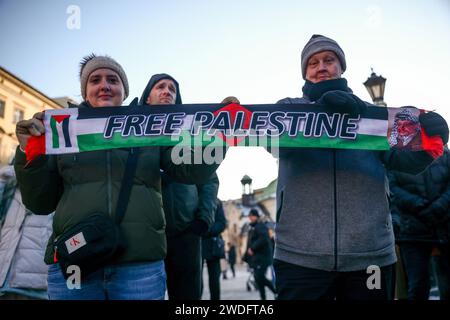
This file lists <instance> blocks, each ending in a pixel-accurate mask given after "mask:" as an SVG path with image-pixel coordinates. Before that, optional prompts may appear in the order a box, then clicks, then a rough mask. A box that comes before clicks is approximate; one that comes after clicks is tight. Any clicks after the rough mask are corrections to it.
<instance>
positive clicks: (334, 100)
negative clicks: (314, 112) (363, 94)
mask: <svg viewBox="0 0 450 320" xmlns="http://www.w3.org/2000/svg"><path fill="white" fill-rule="evenodd" d="M317 103H319V104H323V105H329V106H331V107H333V108H336V109H337V110H336V111H338V112H341V113H349V114H350V115H352V116H357V115H363V114H364V113H366V111H367V105H366V103H365V102H364V101H362V100H361V99H360V98H358V97H357V96H355V95H354V94H351V93H349V92H345V91H340V90H333V91H328V92H326V93H324V94H323V96H321V97H320V98H319V99H318V100H317Z"/></svg>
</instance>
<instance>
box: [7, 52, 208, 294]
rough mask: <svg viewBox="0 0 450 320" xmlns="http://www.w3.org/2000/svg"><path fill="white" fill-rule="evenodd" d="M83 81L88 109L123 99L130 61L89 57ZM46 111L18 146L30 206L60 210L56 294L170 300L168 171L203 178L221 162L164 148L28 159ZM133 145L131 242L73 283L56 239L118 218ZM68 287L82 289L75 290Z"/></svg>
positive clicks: (53, 275)
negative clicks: (199, 161)
mask: <svg viewBox="0 0 450 320" xmlns="http://www.w3.org/2000/svg"><path fill="white" fill-rule="evenodd" d="M80 83H81V94H82V97H83V99H84V102H83V103H82V104H81V105H79V106H78V107H80V108H93V109H96V108H99V107H112V106H120V105H121V104H122V103H123V101H124V100H125V99H126V97H127V96H128V92H129V90H128V80H127V77H126V74H125V72H124V71H123V69H122V67H121V66H120V65H119V64H118V63H117V62H116V61H115V60H113V59H112V58H110V57H107V56H95V55H90V56H87V57H85V58H84V59H83V60H82V62H81V68H80ZM42 117H43V114H42V113H38V114H36V115H35V116H34V117H33V119H31V120H24V121H21V122H19V123H18V124H17V128H16V134H17V137H18V140H19V142H20V146H19V148H17V151H16V163H15V170H16V174H17V179H18V183H19V187H20V190H21V192H22V198H23V202H24V204H25V205H26V207H27V208H29V209H30V210H31V211H33V212H34V213H36V214H49V213H51V212H52V211H55V217H54V223H53V234H52V236H51V237H50V240H49V242H48V246H47V251H46V254H45V262H46V263H47V264H48V265H49V270H48V294H49V298H50V299H89V300H94V299H95V300H97V299H99V300H105V299H111V300H114V299H121V300H124V299H136V300H137V299H164V296H165V290H166V274H165V270H164V257H165V255H166V238H165V220H164V214H163V210H162V201H161V181H160V170H161V169H163V170H164V171H165V172H167V173H168V174H169V175H171V176H172V177H173V178H174V179H176V180H178V181H180V182H184V183H203V182H204V180H206V179H207V178H208V177H209V175H210V174H212V172H214V171H215V169H216V168H217V166H206V165H205V166H196V167H194V165H191V166H189V165H177V166H176V165H174V164H173V163H172V161H171V157H170V155H171V149H170V148H163V147H161V148H159V147H143V148H139V149H137V148H129V149H124V148H122V149H111V150H100V151H92V152H83V153H78V154H64V155H58V156H48V155H47V156H41V157H38V158H37V159H35V160H33V161H32V162H31V163H29V164H27V165H26V166H25V164H26V158H25V154H24V153H23V151H22V150H24V149H25V147H26V144H27V141H28V138H29V137H30V136H31V135H35V136H36V135H40V134H42V133H44V127H43V125H42V122H41V119H42ZM131 150H135V151H131ZM133 152H137V153H138V158H137V164H136V170H135V174H134V177H133V179H132V180H131V181H132V186H131V191H130V196H129V200H128V201H127V202H126V204H127V205H126V210H124V212H125V214H124V215H123V219H122V221H121V223H120V233H121V234H122V235H123V238H124V240H125V243H126V248H125V249H124V250H123V251H122V252H121V253H120V254H118V255H116V256H114V258H113V259H112V260H109V261H108V263H107V264H106V265H102V266H101V267H100V268H98V269H96V271H93V272H92V273H89V274H87V275H86V276H83V268H80V269H81V270H80V271H81V283H79V285H80V286H77V284H76V283H75V284H74V283H72V282H73V281H74V277H70V278H68V280H67V282H66V280H65V278H64V276H63V273H64V272H65V275H66V277H67V276H68V273H69V272H70V271H69V270H62V269H61V266H60V264H58V263H56V262H57V259H58V252H56V251H55V249H54V241H55V239H57V238H58V236H60V235H61V234H63V233H64V232H66V231H67V230H68V229H70V228H72V227H74V226H77V225H79V224H80V222H81V221H83V220H84V219H86V218H87V217H90V216H92V215H94V214H98V213H100V214H103V215H107V216H109V217H111V218H114V217H115V214H116V211H118V207H119V206H118V198H119V194H120V193H121V191H120V190H121V185H122V181H123V177H124V173H125V169H126V167H127V166H126V163H127V159H129V158H128V157H129V154H131V153H133ZM94 262H95V261H94ZM84 270H87V269H84ZM68 286H72V287H75V289H72V290H70V289H69V288H68Z"/></svg>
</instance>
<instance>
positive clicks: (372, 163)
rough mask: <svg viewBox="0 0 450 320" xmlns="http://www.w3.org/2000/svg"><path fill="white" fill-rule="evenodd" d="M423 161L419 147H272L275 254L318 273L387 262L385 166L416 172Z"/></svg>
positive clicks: (390, 257) (391, 254)
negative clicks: (276, 150) (275, 159)
mask: <svg viewBox="0 0 450 320" xmlns="http://www.w3.org/2000/svg"><path fill="white" fill-rule="evenodd" d="M278 103H281V104H283V103H284V104H305V103H311V102H310V100H309V99H308V98H307V97H303V98H286V99H283V100H280V101H279V102H278ZM431 161H432V158H431V157H430V156H428V155H427V154H426V153H425V152H414V153H411V152H392V151H389V152H380V151H367V150H347V149H315V148H314V149H313V148H286V149H282V150H280V160H279V173H278V186H277V225H276V246H275V253H274V257H275V259H278V260H281V261H285V262H288V263H292V264H296V265H300V266H304V267H307V268H313V269H319V270H326V271H357V270H365V269H366V268H367V267H368V266H369V265H378V266H380V267H381V266H386V265H390V264H393V263H394V262H395V261H396V255H395V249H394V234H393V230H392V222H391V218H390V214H389V206H388V200H387V192H386V186H387V182H386V170H385V167H388V168H396V170H402V171H406V172H410V173H419V172H420V171H422V170H423V169H424V168H425V167H426V166H427V165H428V164H429V163H431Z"/></svg>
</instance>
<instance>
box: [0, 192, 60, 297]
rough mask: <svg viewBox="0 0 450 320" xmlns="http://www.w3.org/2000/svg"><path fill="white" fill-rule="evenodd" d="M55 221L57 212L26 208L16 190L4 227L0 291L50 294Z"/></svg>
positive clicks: (0, 246) (0, 233)
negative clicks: (48, 256) (48, 251)
mask: <svg viewBox="0 0 450 320" xmlns="http://www.w3.org/2000/svg"><path fill="white" fill-rule="evenodd" d="M52 221H53V214H52V215H48V216H38V215H34V214H32V213H31V212H30V211H28V210H26V209H25V206H24V205H23V203H22V199H21V196H20V192H19V189H17V190H16V192H15V193H14V198H13V200H12V201H11V204H10V206H9V209H8V211H7V215H6V219H5V221H4V224H3V226H2V228H1V231H0V292H4V293H16V294H22V295H26V296H29V297H33V298H41V299H46V298H47V265H46V264H45V263H44V252H45V248H46V246H47V240H48V239H49V237H50V234H51V233H52Z"/></svg>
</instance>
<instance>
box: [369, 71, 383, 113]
mask: <svg viewBox="0 0 450 320" xmlns="http://www.w3.org/2000/svg"><path fill="white" fill-rule="evenodd" d="M371 70H372V74H371V75H370V78H367V80H366V82H364V86H365V87H366V89H367V91H369V94H370V97H371V98H372V101H373V103H374V104H376V105H377V106H383V107H386V103H385V102H384V100H383V98H384V85H385V84H386V78H383V77H382V76H381V75H380V76H377V75H376V74H375V72H373V68H371Z"/></svg>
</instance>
